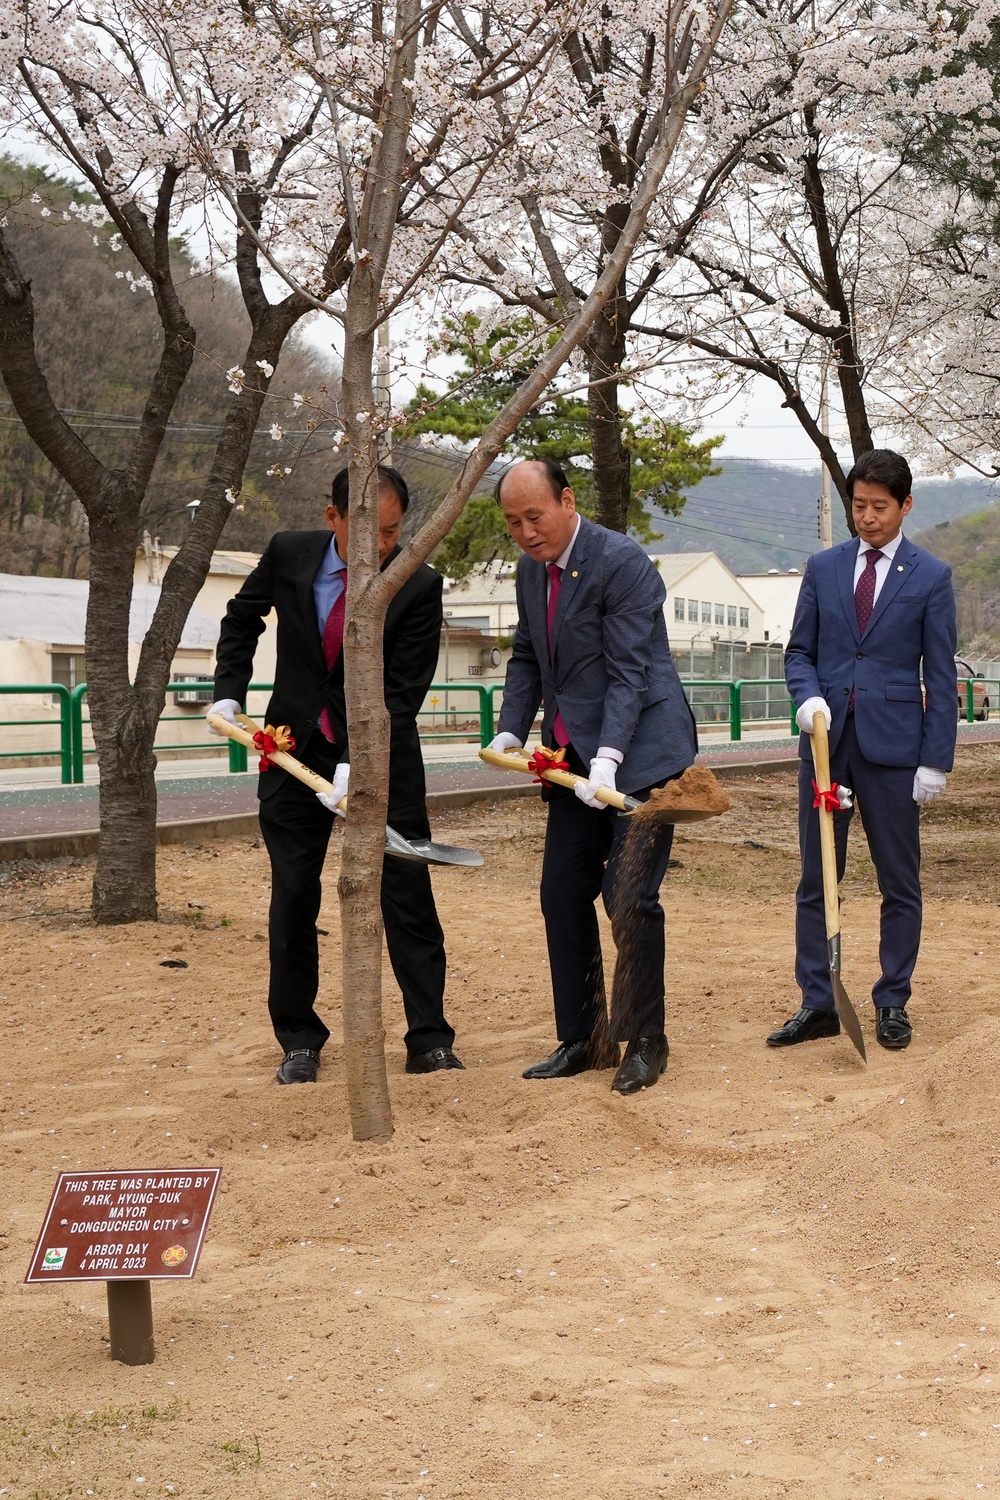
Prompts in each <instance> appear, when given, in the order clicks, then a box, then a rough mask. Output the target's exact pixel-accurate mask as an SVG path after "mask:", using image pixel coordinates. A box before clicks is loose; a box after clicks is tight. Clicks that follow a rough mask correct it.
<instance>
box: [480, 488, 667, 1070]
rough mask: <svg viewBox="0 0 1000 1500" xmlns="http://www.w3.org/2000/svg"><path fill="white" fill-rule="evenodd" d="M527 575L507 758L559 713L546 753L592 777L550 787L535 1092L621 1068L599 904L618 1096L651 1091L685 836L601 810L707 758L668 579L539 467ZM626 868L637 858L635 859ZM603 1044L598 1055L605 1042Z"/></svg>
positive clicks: (524, 504)
mask: <svg viewBox="0 0 1000 1500" xmlns="http://www.w3.org/2000/svg"><path fill="white" fill-rule="evenodd" d="M497 499H498V500H499V502H500V506H501V508H502V510H503V513H504V520H505V521H506V523H507V529H508V531H509V532H510V534H511V536H512V537H513V538H514V540H515V541H516V542H517V544H518V546H519V547H520V548H521V550H522V552H523V553H524V556H523V557H522V559H521V561H520V564H519V565H518V572H517V605H518V625H517V632H516V634H515V637H514V650H513V655H512V657H511V660H510V664H509V665H508V668H507V679H506V682H505V684H504V699H503V708H502V709H501V712H500V724H499V733H498V734H497V736H496V738H495V739H494V741H493V746H492V748H494V749H496V750H510V749H513V748H515V747H517V748H519V747H520V746H522V745H523V744H524V742H525V740H526V739H527V737H528V734H529V732H530V729H531V725H532V722H533V720H534V717H535V714H536V713H537V712H538V707H539V704H540V703H542V702H544V704H545V713H544V718H543V721H542V743H543V744H544V745H548V746H556V747H558V748H559V750H560V756H561V759H562V760H564V761H566V762H567V763H568V765H569V767H570V769H571V770H572V771H575V772H577V773H578V774H581V775H583V776H586V777H587V780H586V782H585V783H581V784H579V785H578V786H577V787H576V788H575V793H574V792H571V791H568V790H566V789H564V788H561V787H555V786H552V787H546V788H545V790H544V791H543V793H542V795H543V797H544V798H545V800H546V801H547V803H548V823H547V827H546V833H545V852H544V855H543V858H542V880H541V901H542V915H543V917H544V920H545V934H546V940H547V943H548V951H549V967H550V970H551V973H552V992H553V998H554V1001H555V1013H556V1034H557V1037H558V1040H559V1045H558V1047H557V1048H556V1050H555V1051H554V1052H553V1053H552V1055H551V1056H550V1057H547V1058H545V1059H544V1061H543V1062H540V1063H537V1064H536V1065H535V1066H534V1067H532V1068H529V1069H528V1070H527V1072H526V1073H525V1075H524V1076H525V1078H568V1077H571V1076H572V1075H573V1074H575V1073H582V1072H584V1071H585V1070H586V1069H588V1068H593V1067H603V1066H607V1065H608V1060H607V1049H606V1048H602V1046H601V1044H600V1042H599V1040H598V1038H597V1037H596V1035H594V1034H595V1027H596V1025H597V1022H598V1019H599V1017H600V1016H601V1015H602V1014H603V1013H604V1011H605V1003H606V1002H605V990H604V964H603V959H602V955H601V940H600V932H599V928H598V923H597V913H596V911H595V909H594V903H595V901H596V900H597V897H598V895H600V896H602V897H603V900H604V906H605V909H606V911H607V913H608V916H609V917H610V918H611V927H612V932H613V935H614V940H615V944H616V946H617V949H618V961H617V965H616V968H615V983H614V991H613V994H612V1005H611V1041H612V1042H613V1044H614V1061H615V1062H617V1059H618V1043H619V1042H627V1043H628V1047H627V1049H626V1052H625V1057H624V1058H623V1060H622V1062H621V1066H620V1067H619V1068H618V1071H617V1073H616V1074H615V1078H614V1081H613V1083H612V1085H611V1087H612V1088H613V1089H615V1090H617V1091H618V1092H619V1093H622V1094H633V1093H636V1092H637V1091H638V1090H639V1089H642V1088H649V1087H651V1086H652V1085H653V1084H654V1083H655V1082H656V1080H657V1079H658V1078H659V1076H660V1074H661V1073H662V1072H663V1070H664V1068H665V1067H666V1064H667V1051H668V1048H667V1038H666V1036H665V1035H664V1030H665V1027H664V1010H663V963H664V937H663V909H662V907H661V906H660V899H659V889H660V883H661V882H662V880H663V876H664V874H665V872H666V868H667V860H668V858H669V855H670V844H671V840H672V836H673V828H672V826H671V825H661V826H657V825H655V824H648V825H643V826H641V827H640V826H636V827H635V828H634V829H633V830H632V832H631V836H630V838H629V839H628V841H627V842H626V839H625V835H626V833H627V832H629V825H628V819H627V818H623V817H621V816H619V815H618V814H617V813H616V812H614V811H613V810H612V809H611V808H609V807H607V806H605V804H604V803H603V802H600V801H599V800H598V798H597V796H596V795H595V794H596V792H597V790H598V789H599V788H600V787H612V788H615V787H617V789H618V790H620V791H623V792H626V793H629V794H630V795H632V796H636V797H640V798H642V797H645V796H648V794H649V792H650V791H651V790H652V788H653V787H655V786H662V785H663V783H664V782H666V781H669V780H671V779H672V778H673V777H675V776H679V775H680V774H681V772H682V771H684V770H685V768H686V767H687V766H689V765H691V763H692V761H693V760H694V757H695V752H696V748H697V745H696V738H695V728H694V719H693V717H692V714H691V710H690V708H689V706H688V703H687V699H686V698H685V696H684V691H683V689H682V687H681V684H680V679H679V678H678V676H677V672H676V669H675V667H674V663H673V658H672V657H671V655H670V647H669V645H668V642H667V631H666V625H665V623H664V618H663V603H664V599H665V597H666V594H665V590H664V587H663V583H662V580H661V578H660V575H659V573H658V572H657V570H656V568H655V567H654V566H653V564H652V563H651V562H650V560H649V558H648V557H647V556H646V554H645V553H644V552H643V551H642V549H641V547H639V546H638V545H637V544H636V543H635V542H634V541H632V540H631V539H630V538H629V537H626V536H622V535H620V534H619V533H618V532H615V531H607V530H606V529H605V528H604V527H603V526H595V525H593V524H592V523H591V522H590V521H587V520H585V519H584V518H583V517H582V516H579V515H578V514H577V511H576V502H575V500H574V496H573V491H572V490H571V489H570V487H569V485H568V484H567V482H566V476H565V474H564V473H563V471H562V470H561V469H560V468H559V467H558V465H556V464H554V463H551V462H548V461H536V460H525V461H524V462H522V463H517V464H514V465H512V467H511V468H509V469H508V470H507V472H506V473H505V474H504V475H503V477H502V478H501V480H500V483H499V485H498V486H497ZM623 855H624V856H625V857H624V858H623ZM592 1036H593V1037H594V1040H593V1042H592V1040H591V1038H592Z"/></svg>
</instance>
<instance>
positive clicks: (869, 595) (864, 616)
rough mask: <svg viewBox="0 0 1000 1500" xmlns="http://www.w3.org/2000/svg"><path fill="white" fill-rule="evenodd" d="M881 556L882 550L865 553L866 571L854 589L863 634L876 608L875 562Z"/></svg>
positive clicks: (859, 623) (860, 628)
mask: <svg viewBox="0 0 1000 1500" xmlns="http://www.w3.org/2000/svg"><path fill="white" fill-rule="evenodd" d="M881 556H882V553H881V552H875V551H871V552H866V553H865V571H864V572H863V573H862V575H861V577H860V578H859V579H858V586H857V588H856V589H855V590H854V613H855V614H856V615H857V617H858V630H859V631H860V632H861V634H862V635H864V633H865V631H866V629H867V628H868V621H869V620H870V619H871V617H872V610H873V609H874V608H875V564H876V563H877V562H878V560H879V558H880V557H881Z"/></svg>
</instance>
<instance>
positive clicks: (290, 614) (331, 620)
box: [210, 465, 462, 1083]
mask: <svg viewBox="0 0 1000 1500" xmlns="http://www.w3.org/2000/svg"><path fill="white" fill-rule="evenodd" d="M378 474H379V561H380V563H381V566H382V567H383V568H385V567H386V565H387V564H388V563H390V562H391V561H392V559H393V558H394V557H395V556H396V555H397V553H398V551H399V545H398V539H399V532H400V527H401V526H402V522H403V514H404V512H405V510H406V507H407V505H408V504H409V493H408V491H407V487H406V482H405V480H404V479H403V477H402V475H401V474H399V473H398V472H397V471H396V470H395V469H390V468H388V467H385V466H383V465H379V471H378ZM330 499H331V503H330V505H328V506H327V510H326V522H327V527H328V528H329V529H328V530H327V531H279V532H277V533H276V535H275V536H273V537H272V538H271V540H270V542H269V543H268V545H267V548H266V550H265V552H264V555H263V556H262V558H261V560H260V562H259V563H258V565H257V567H256V568H255V569H254V571H253V572H252V573H251V574H250V577H249V578H248V579H247V581H246V583H244V585H243V587H242V588H241V589H240V591H239V593H238V594H237V595H236V597H235V599H232V600H231V601H230V603H229V607H228V609H227V611H226V617H225V619H224V621H223V623H222V631H221V634H220V636H219V644H218V649H217V653H216V661H217V665H216V672H215V692H216V698H217V700H218V701H217V702H216V703H214V704H213V705H212V708H211V710H210V712H212V713H217V714H222V715H223V716H224V717H225V718H228V719H230V720H232V719H233V717H234V715H235V714H236V713H237V712H238V711H239V709H240V707H241V705H242V703H243V702H244V700H245V697H246V691H247V686H248V684H249V682H250V679H251V675H252V669H253V656H254V650H255V647H256V644H257V640H258V638H259V637H260V634H261V632H262V631H263V629H264V618H265V616H266V615H267V614H269V613H270V611H271V610H272V609H275V610H276V611H277V616H278V658H277V666H276V668H275V681H274V692H273V695H272V698H271V701H270V703H269V704H268V708H267V715H266V718H267V722H268V723H269V724H287V725H288V726H289V727H290V729H291V731H292V734H293V735H294V737H295V743H296V746H297V749H296V752H295V753H296V755H297V756H298V758H299V759H300V760H301V761H302V762H303V763H304V764H305V765H307V766H311V767H312V769H313V770H315V771H318V772H319V773H320V775H321V776H325V777H326V778H327V779H328V780H331V781H332V782H333V785H334V793H333V795H332V796H330V797H324V796H320V799H319V800H320V802H321V803H322V806H320V807H317V805H316V797H315V796H314V794H313V793H312V792H310V791H309V789H308V788H307V787H305V786H304V785H303V784H302V782H300V781H297V780H296V779H295V777H293V776H289V775H288V774H287V772H285V771H282V770H281V769H280V768H279V767H277V766H272V767H270V769H269V770H268V771H267V773H266V775H261V777H260V781H259V784H258V793H257V795H258V797H259V798H260V826H261V832H262V834H263V836H264V843H265V844H266V846H267V852H268V855H269V856H270V860H271V910H270V919H269V929H268V930H269V938H270V960H271V982H270V987H269V990H268V1009H269V1011H270V1014H271V1022H272V1025H273V1026H274V1033H275V1036H276V1037H277V1038H278V1041H279V1042H280V1043H281V1046H282V1048H283V1049H284V1053H285V1056H284V1060H283V1061H282V1064H281V1066H280V1067H279V1069H278V1072H277V1079H278V1082H279V1083H313V1082H315V1079H316V1073H317V1070H318V1068H319V1058H320V1052H321V1050H322V1048H323V1044H324V1043H325V1041H326V1040H327V1038H328V1036H329V1035H330V1033H329V1031H328V1030H327V1028H326V1026H325V1025H324V1024H323V1022H322V1020H321V1019H320V1017H319V1016H318V1014H317V1013H316V1008H315V1001H316V994H317V990H318V988H319V947H318V943H317V938H316V918H317V916H318V915H319V907H320V897H321V886H320V877H321V874H322V870H323V861H324V859H325V858H326V849H327V844H328V842H329V839H330V831H331V829H332V827H333V818H334V813H335V810H336V803H337V802H339V801H340V800H341V799H342V798H343V797H344V796H345V795H346V793H347V789H348V784H349V778H350V769H351V768H350V752H349V748H348V738H347V709H346V704H345V700H344V656H343V633H344V598H345V593H346V588H347V576H346V559H347V537H348V530H349V516H348V484H347V472H346V470H342V471H341V472H340V473H339V474H337V475H336V476H335V477H334V480H333V486H332V490H331V497H330ZM331 532H332V533H333V535H332V536H331V535H330V533H331ZM442 584H443V580H442V578H441V575H440V574H439V573H436V572H435V571H434V569H433V568H429V567H426V566H424V567H421V568H419V569H418V570H417V572H416V573H414V575H413V577H412V578H410V579H408V580H407V582H406V583H404V584H403V587H402V588H401V589H400V591H399V593H398V594H397V595H396V597H395V598H394V599H393V601H392V603H391V604H390V605H389V609H388V612H387V615H386V621H385V637H384V657H385V679H384V680H385V702H386V707H387V708H388V710H389V716H390V722H391V729H390V745H389V822H390V824H391V825H392V827H393V828H395V829H396V830H397V832H399V833H401V834H402V835H403V837H404V838H411V839H412V838H429V837H430V824H429V822H428V819H427V804H426V784H425V780H424V764H423V758H422V756H421V753H420V739H419V735H418V733H417V722H416V716H417V713H418V712H419V709H420V706H421V704H422V703H423V700H424V696H425V694H426V692H427V689H428V687H429V686H430V683H431V680H432V678H433V676H434V669H435V667H436V666H437V658H438V645H439V642H440V635H441V618H442V611H441V593H442ZM382 917H383V921H384V924H385V939H386V946H387V948H388V950H389V960H390V962H391V964H392V969H393V973H394V974H395V976H396V981H397V983H398V984H399V987H400V989H401V990H402V992H403V1008H404V1010H405V1012H406V1021H407V1033H406V1052H407V1061H406V1071H407V1072H408V1073H432V1072H437V1071H439V1070H441V1069H448V1068H461V1067H462V1064H461V1063H460V1062H459V1060H458V1058H457V1057H456V1056H455V1054H454V1052H453V1051H452V1044H453V1042H454V1040H455V1033H454V1031H453V1030H452V1028H451V1027H450V1026H449V1025H448V1023H447V1021H446V1020H445V1016H444V982H445V954H444V936H443V933H442V931H441V924H440V922H439V921H438V916H437V911H436V909H435V906H434V895H433V892H432V890H431V880H430V872H429V871H428V869H427V866H426V865H419V864H414V863H411V862H409V861H407V860H401V859H394V858H392V857H388V858H386V860H385V863H384V866H383V870H382Z"/></svg>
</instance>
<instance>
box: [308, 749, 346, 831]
mask: <svg viewBox="0 0 1000 1500" xmlns="http://www.w3.org/2000/svg"><path fill="white" fill-rule="evenodd" d="M350 780H351V768H350V765H349V764H348V762H347V761H346V760H342V761H341V763H340V765H339V766H338V767H337V769H336V770H335V771H334V773H333V791H332V792H317V793H316V796H317V798H318V799H319V801H320V802H322V804H323V806H324V807H325V808H326V810H327V812H332V813H336V815H337V817H338V818H346V817H347V814H346V813H345V812H344V810H343V808H341V807H338V805H337V804H338V803H339V802H343V800H344V798H345V797H346V796H347V788H348V785H349V783H350Z"/></svg>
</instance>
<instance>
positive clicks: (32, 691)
mask: <svg viewBox="0 0 1000 1500" xmlns="http://www.w3.org/2000/svg"><path fill="white" fill-rule="evenodd" d="M0 693H2V694H3V695H4V696H5V697H8V698H16V697H22V696H23V697H31V696H33V695H37V694H40V693H44V694H45V696H46V697H48V698H56V699H58V704H59V717H58V719H52V718H48V719H0V730H2V729H7V728H18V729H21V728H24V729H29V728H36V727H37V726H38V725H42V724H44V725H45V726H46V728H48V729H54V730H57V731H58V744H59V751H58V754H59V761H60V766H61V769H62V780H63V781H70V780H71V779H72V775H73V740H72V730H71V725H70V714H69V688H68V687H64V686H63V684H62V683H61V682H3V683H0ZM54 753H55V751H54V749H53V747H52V746H49V747H47V748H46V749H44V750H0V760H15V759H17V760H20V759H21V757H22V756H25V757H27V756H32V757H34V756H37V755H45V756H51V755H53V754H54Z"/></svg>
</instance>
